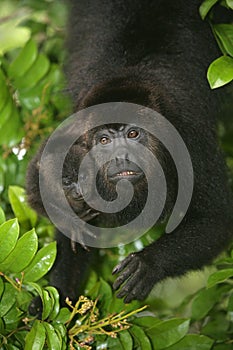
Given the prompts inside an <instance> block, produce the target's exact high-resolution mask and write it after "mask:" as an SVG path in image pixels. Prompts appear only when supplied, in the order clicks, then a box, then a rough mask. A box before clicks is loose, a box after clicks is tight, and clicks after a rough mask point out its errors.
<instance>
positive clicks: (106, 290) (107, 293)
mask: <svg viewBox="0 0 233 350" xmlns="http://www.w3.org/2000/svg"><path fill="white" fill-rule="evenodd" d="M89 295H90V297H91V298H92V299H96V298H99V301H100V305H101V306H100V308H101V309H102V310H104V311H105V312H107V311H109V306H110V304H111V302H112V289H111V287H110V285H109V284H108V283H107V282H106V281H104V280H103V279H102V278H100V281H98V282H97V283H96V284H95V285H94V287H93V288H92V289H91V290H90V291H89Z"/></svg>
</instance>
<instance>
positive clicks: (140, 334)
mask: <svg viewBox="0 0 233 350" xmlns="http://www.w3.org/2000/svg"><path fill="white" fill-rule="evenodd" d="M129 332H130V334H131V335H132V337H133V341H134V344H135V345H136V348H137V349H143V350H152V346H151V342H150V339H149V338H148V336H147V334H146V333H145V332H144V330H143V329H142V328H140V327H138V326H135V325H133V326H132V327H130V328H129Z"/></svg>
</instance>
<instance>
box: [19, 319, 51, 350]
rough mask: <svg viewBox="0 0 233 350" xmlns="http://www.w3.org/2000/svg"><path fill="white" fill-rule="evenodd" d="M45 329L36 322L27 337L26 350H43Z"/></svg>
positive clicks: (41, 324)
mask: <svg viewBox="0 0 233 350" xmlns="http://www.w3.org/2000/svg"><path fill="white" fill-rule="evenodd" d="M45 338H46V336H45V328H44V325H43V323H41V322H40V321H38V320H36V321H35V322H34V324H33V326H32V329H31V330H30V332H29V333H28V335H27V336H26V340H25V348H24V350H32V349H33V350H42V349H43V347H44V344H45Z"/></svg>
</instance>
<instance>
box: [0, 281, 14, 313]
mask: <svg viewBox="0 0 233 350" xmlns="http://www.w3.org/2000/svg"><path fill="white" fill-rule="evenodd" d="M15 293H16V290H15V288H14V287H13V286H12V285H11V284H10V283H5V288H4V292H3V294H2V297H1V300H0V317H3V316H4V315H6V314H7V312H8V311H9V310H10V309H11V308H12V306H13V305H14V303H15Z"/></svg>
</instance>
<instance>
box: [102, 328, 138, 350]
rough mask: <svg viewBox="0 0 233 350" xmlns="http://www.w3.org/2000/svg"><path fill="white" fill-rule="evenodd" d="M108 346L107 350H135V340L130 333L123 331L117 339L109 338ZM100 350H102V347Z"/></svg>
mask: <svg viewBox="0 0 233 350" xmlns="http://www.w3.org/2000/svg"><path fill="white" fill-rule="evenodd" d="M106 346H107V347H106V349H109V350H131V349H133V340H132V337H131V336H130V334H129V332H128V331H122V332H120V333H119V335H118V337H117V338H111V337H108V338H107V344H106ZM98 348H100V349H101V345H100V346H99V347H98ZM143 350H144V348H143Z"/></svg>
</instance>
